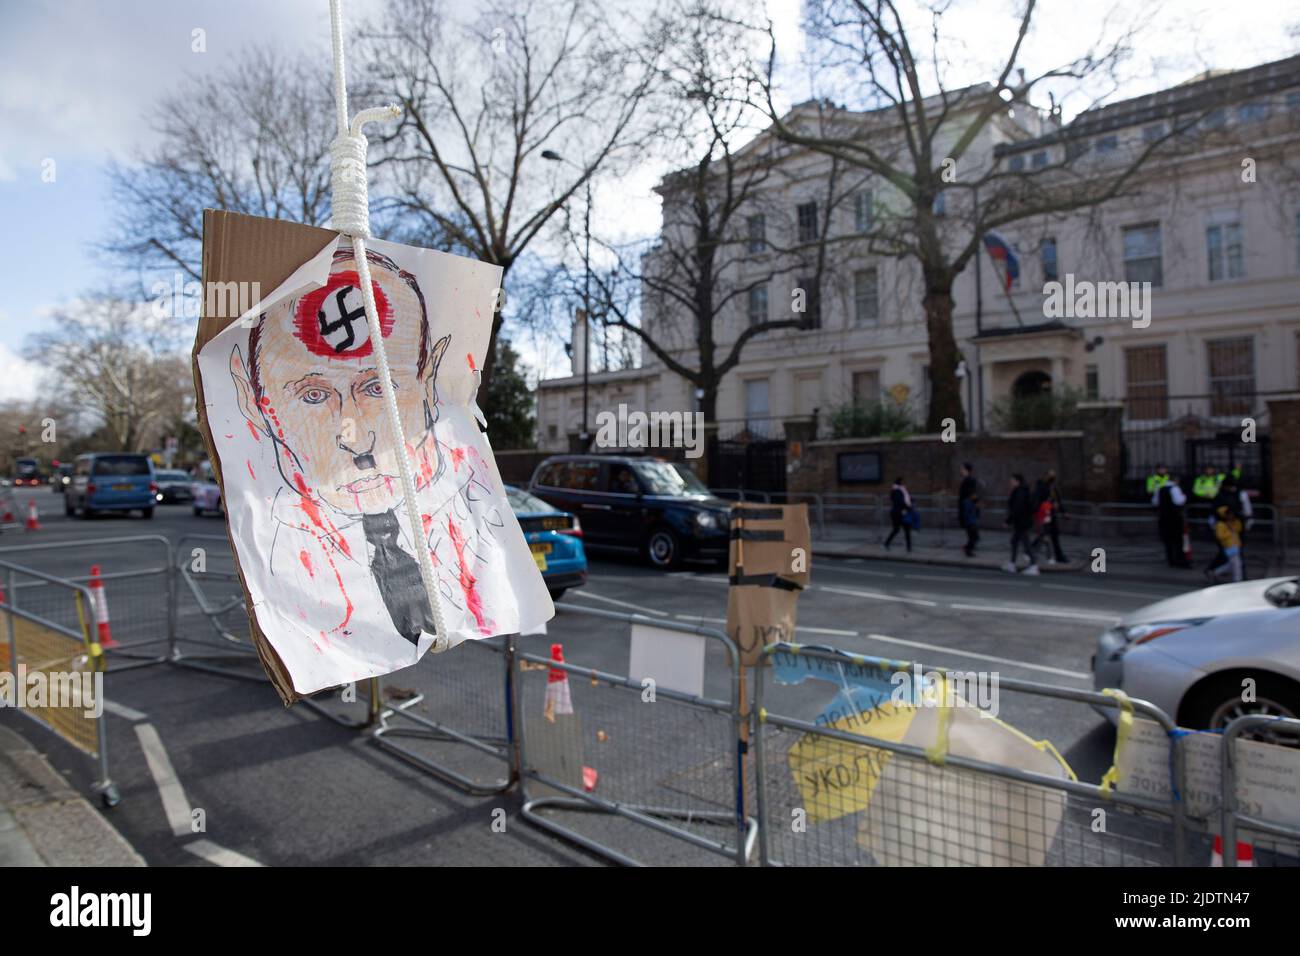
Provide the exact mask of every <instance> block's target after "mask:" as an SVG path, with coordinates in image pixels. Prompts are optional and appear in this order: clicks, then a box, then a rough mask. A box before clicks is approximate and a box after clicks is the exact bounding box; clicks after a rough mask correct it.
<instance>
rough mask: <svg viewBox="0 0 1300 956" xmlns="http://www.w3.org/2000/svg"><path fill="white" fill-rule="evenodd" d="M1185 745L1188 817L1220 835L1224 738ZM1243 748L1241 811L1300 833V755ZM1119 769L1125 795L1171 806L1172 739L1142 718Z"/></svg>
mask: <svg viewBox="0 0 1300 956" xmlns="http://www.w3.org/2000/svg"><path fill="white" fill-rule="evenodd" d="M1180 739H1181V740H1182V741H1183V757H1184V761H1185V763H1184V767H1185V772H1186V793H1185V794H1184V799H1185V800H1186V801H1187V813H1188V815H1189V816H1191V817H1208V818H1209V828H1210V830H1211V831H1213V832H1215V833H1217V832H1218V830H1219V818H1218V810H1219V808H1220V793H1221V790H1222V780H1223V774H1222V767H1223V764H1222V762H1221V760H1222V753H1223V738H1222V737H1221V736H1220V735H1219V734H1211V733H1200V732H1197V731H1187V732H1186V733H1184V734H1183V736H1182V737H1181V738H1180ZM1236 747H1237V755H1238V761H1237V778H1236V785H1237V805H1238V807H1239V808H1240V811H1241V812H1242V813H1244V814H1246V815H1247V816H1253V817H1258V818H1260V819H1263V820H1270V821H1272V822H1274V823H1283V824H1287V825H1289V826H1293V827H1300V750H1296V749H1294V748H1291V747H1279V746H1276V745H1274V744H1266V743H1261V742H1260V741H1257V740H1241V739H1239V740H1238V741H1237V743H1236ZM1115 765H1116V767H1117V768H1118V770H1119V781H1118V783H1117V784H1116V790H1118V791H1119V792H1120V793H1128V794H1134V795H1136V796H1143V797H1150V798H1152V799H1155V800H1169V799H1170V787H1169V773H1170V763H1169V738H1168V737H1167V736H1166V735H1165V731H1164V728H1162V727H1161V726H1160V725H1159V724H1157V723H1156V722H1155V721H1152V720H1145V719H1143V718H1140V717H1137V718H1134V720H1133V729H1132V730H1131V731H1130V732H1129V736H1128V740H1127V741H1126V742H1125V743H1124V745H1123V746H1122V747H1117V753H1116V763H1115Z"/></svg>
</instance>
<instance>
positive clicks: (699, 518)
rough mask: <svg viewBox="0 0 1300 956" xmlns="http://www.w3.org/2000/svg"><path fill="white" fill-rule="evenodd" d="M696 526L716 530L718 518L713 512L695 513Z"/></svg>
mask: <svg viewBox="0 0 1300 956" xmlns="http://www.w3.org/2000/svg"><path fill="white" fill-rule="evenodd" d="M695 526H696V527H697V528H716V527H717V526H718V516H717V515H716V514H714V513H713V512H712V511H697V512H695Z"/></svg>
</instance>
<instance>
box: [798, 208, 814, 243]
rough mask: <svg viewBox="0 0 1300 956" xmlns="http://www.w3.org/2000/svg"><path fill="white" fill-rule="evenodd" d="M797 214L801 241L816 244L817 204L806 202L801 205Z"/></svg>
mask: <svg viewBox="0 0 1300 956" xmlns="http://www.w3.org/2000/svg"><path fill="white" fill-rule="evenodd" d="M795 212H796V214H797V216H798V220H799V241H800V242H816V241H817V233H818V229H817V203H816V202H804V203H800V204H799V205H798V206H797V207H796V208H795Z"/></svg>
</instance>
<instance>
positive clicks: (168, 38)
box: [0, 0, 1300, 398]
mask: <svg viewBox="0 0 1300 956" xmlns="http://www.w3.org/2000/svg"><path fill="white" fill-rule="evenodd" d="M379 2H380V0H346V8H347V10H348V16H349V17H350V18H354V19H359V18H361V17H363V16H364V15H365V14H366V13H367V12H370V11H372V10H373V9H375V8H376V6H377V4H378V3H379ZM462 2H463V3H472V2H474V0H462ZM625 2H630V3H635V2H645V3H651V2H653V0H625ZM1020 2H1021V0H979V2H977V3H971V2H967V3H964V4H963V3H958V4H956V5H955V12H954V14H953V15H952V16H951V17H950V19H949V21H948V30H949V31H950V33H951V34H952V35H953V36H954V37H959V38H960V43H961V45H963V46H964V47H965V50H966V51H968V52H970V54H971V56H972V60H975V59H978V56H979V55H980V54H981V53H984V52H987V51H997V52H1000V51H1002V50H1003V49H1005V46H1006V44H1007V43H1008V42H1009V34H1008V29H1009V22H1010V21H1009V20H1008V17H1009V16H1010V15H1012V14H1013V13H1014V11H1015V10H1016V9H1017V8H1018V7H1019V6H1020ZM760 6H761V4H760V3H759V2H758V0H755V8H756V9H759V8H760ZM1100 6H1102V4H1101V3H1100V0H1043V2H1040V4H1039V7H1040V11H1041V12H1040V13H1039V14H1038V15H1037V21H1036V22H1037V26H1036V28H1035V31H1034V33H1033V36H1032V37H1031V38H1030V40H1029V42H1028V44H1027V47H1026V57H1025V65H1026V66H1027V67H1028V68H1029V69H1030V70H1031V72H1032V71H1033V70H1034V69H1035V68H1037V67H1039V66H1044V67H1045V66H1048V65H1052V64H1055V63H1059V62H1062V61H1064V60H1067V59H1069V58H1071V57H1072V56H1074V55H1077V54H1078V53H1079V52H1081V50H1082V48H1085V47H1086V45H1087V44H1088V42H1089V40H1090V39H1091V38H1092V37H1094V36H1096V35H1097V34H1099V33H1101V32H1103V31H1104V30H1105V29H1108V27H1106V26H1103V25H1102V24H1101V23H1099V22H1098V18H1097V16H1096V8H1098V7H1100ZM767 9H768V13H769V15H770V16H771V17H772V19H773V21H774V22H775V24H776V32H777V37H778V47H779V49H780V50H781V51H782V56H783V59H784V61H785V62H786V64H787V68H788V71H789V72H788V74H787V77H788V80H787V82H788V87H789V94H790V96H791V97H792V98H794V99H799V98H801V93H802V92H804V90H801V89H800V86H801V85H802V84H804V83H806V81H807V79H808V78H807V77H806V76H804V75H802V74H801V65H800V61H799V56H798V53H799V50H800V43H799V33H798V19H799V9H798V0H769V3H768V6H767ZM1153 9H1154V8H1153V5H1152V3H1151V2H1150V0H1133V2H1132V3H1131V4H1130V5H1129V7H1128V8H1127V9H1126V10H1125V11H1121V16H1122V17H1123V18H1128V19H1131V20H1137V19H1141V20H1143V21H1146V22H1147V26H1148V29H1149V32H1148V35H1147V36H1146V37H1145V38H1144V40H1143V43H1142V46H1141V48H1140V50H1139V53H1140V57H1139V60H1140V64H1138V67H1139V68H1136V69H1134V71H1133V80H1132V82H1131V83H1130V84H1129V85H1128V86H1127V87H1126V88H1125V90H1124V91H1123V94H1124V95H1137V94H1139V93H1142V92H1146V91H1147V90H1149V89H1153V88H1157V87H1159V86H1164V85H1170V84H1172V83H1177V82H1180V81H1182V80H1185V79H1187V78H1188V77H1190V76H1191V75H1193V74H1194V73H1195V72H1198V71H1199V69H1203V68H1204V67H1205V66H1206V65H1212V66H1215V67H1219V68H1237V67H1244V66H1250V65H1253V64H1255V63H1260V62H1264V61H1267V60H1270V59H1277V58H1279V57H1282V56H1286V55H1289V54H1291V53H1293V52H1295V50H1296V48H1297V44H1298V43H1300V34H1298V32H1297V24H1300V13H1297V12H1296V11H1297V8H1296V5H1295V4H1294V2H1287V0H1254V2H1251V3H1249V4H1225V3H1222V2H1209V0H1205V2H1203V0H1177V2H1170V3H1166V5H1165V12H1164V13H1162V14H1156V13H1153ZM328 21H329V17H328V3H327V0H98V2H95V0H41V2H32V0H0V25H3V27H2V29H0V223H2V227H0V288H2V289H3V296H2V297H0V368H3V369H4V370H5V374H4V375H3V376H0V398H6V397H11V396H15V395H27V394H31V393H32V390H33V389H34V388H35V387H36V380H37V365H36V363H33V362H28V361H25V360H23V359H22V358H21V357H20V352H21V350H22V348H23V344H24V341H25V340H26V339H27V337H28V336H29V335H30V334H31V333H33V332H35V331H38V330H40V329H41V328H42V327H43V326H44V325H45V324H47V323H48V321H49V320H48V315H49V311H50V310H51V309H52V308H55V307H58V306H59V305H60V304H64V303H67V302H69V301H71V300H74V299H75V298H76V297H77V296H78V295H79V294H82V293H85V292H87V291H91V290H94V289H96V288H102V287H104V286H105V285H107V284H110V283H111V282H112V279H113V276H112V275H111V274H110V273H109V271H108V269H107V268H106V267H105V265H104V264H103V263H102V261H101V258H100V257H99V256H98V255H97V254H96V252H95V248H94V246H95V243H97V242H98V241H101V240H102V239H103V238H104V237H105V235H106V233H107V232H108V228H109V223H110V221H111V217H112V213H113V210H112V207H111V205H110V203H109V200H108V196H107V192H106V180H105V164H106V162H107V161H108V160H109V159H110V158H114V159H117V160H118V161H125V162H129V161H130V159H131V157H132V155H133V154H135V153H136V152H137V151H139V150H142V149H145V148H147V147H148V145H149V143H150V136H151V132H150V130H149V128H148V126H147V124H146V123H145V119H144V117H145V114H146V112H147V111H148V109H149V107H150V106H151V105H152V104H153V103H154V102H155V100H156V99H157V98H158V97H159V96H161V95H162V94H164V93H165V92H167V91H168V90H170V89H171V88H173V87H174V85H175V83H176V80H177V78H178V77H180V76H182V75H184V74H198V75H202V74H205V73H209V72H213V71H216V70H219V69H220V66H221V64H222V62H223V60H224V58H226V57H228V56H231V55H233V54H234V53H235V52H236V51H238V50H240V49H243V48H244V47H246V46H248V45H249V44H252V43H255V42H256V43H260V44H263V45H271V46H274V47H280V48H283V49H285V50H294V51H296V50H301V49H306V50H314V51H320V52H321V53H322V55H324V53H325V52H327V51H328V48H329V22H328ZM1153 24H1154V26H1155V27H1158V28H1157V29H1150V27H1151V26H1152V25H1153ZM196 29H202V30H203V31H205V40H206V52H203V53H196V52H193V50H192V49H191V47H192V36H193V31H194V30H196ZM1081 44H1082V46H1081ZM985 78H987V77H986V76H984V75H978V74H973V75H971V76H970V77H968V78H966V79H968V80H972V81H973V80H977V79H985ZM954 79H957V78H956V77H954ZM804 89H805V90H806V87H805V88H804ZM1080 105H1082V104H1080ZM49 161H53V166H52V169H53V173H54V177H53V181H52V182H45V181H43V179H42V171H43V169H44V170H47V171H48V170H49V169H50V168H51V166H50V164H49ZM661 172H662V171H661V170H651V169H647V170H644V171H643V175H640V176H637V177H635V178H634V179H633V181H632V182H631V183H624V184H621V185H622V186H623V189H621V190H620V195H618V196H614V195H606V196H603V197H602V196H599V195H598V197H597V202H596V205H597V207H598V211H597V219H598V220H599V219H600V218H602V215H603V216H604V217H606V218H607V219H608V221H611V222H614V221H617V220H618V219H619V218H622V217H625V216H626V215H627V212H628V209H629V208H633V209H636V210H638V211H639V212H640V213H641V214H642V216H643V215H644V213H645V212H646V211H647V210H653V209H654V208H655V202H654V198H653V196H652V194H651V193H650V191H649V190H650V187H651V186H652V185H653V183H654V182H655V180H656V179H657V178H658V176H659V175H660V173H661ZM642 216H638V217H637V218H638V219H642ZM642 221H643V220H642ZM552 361H553V358H552Z"/></svg>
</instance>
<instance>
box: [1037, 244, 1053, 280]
mask: <svg viewBox="0 0 1300 956" xmlns="http://www.w3.org/2000/svg"><path fill="white" fill-rule="evenodd" d="M1038 254H1039V256H1040V257H1041V258H1042V260H1043V281H1044V282H1055V281H1056V279H1057V268H1056V240H1055V239H1053V238H1052V237H1051V236H1048V237H1047V238H1046V239H1044V240H1043V243H1042V245H1041V246H1039V249H1038Z"/></svg>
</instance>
